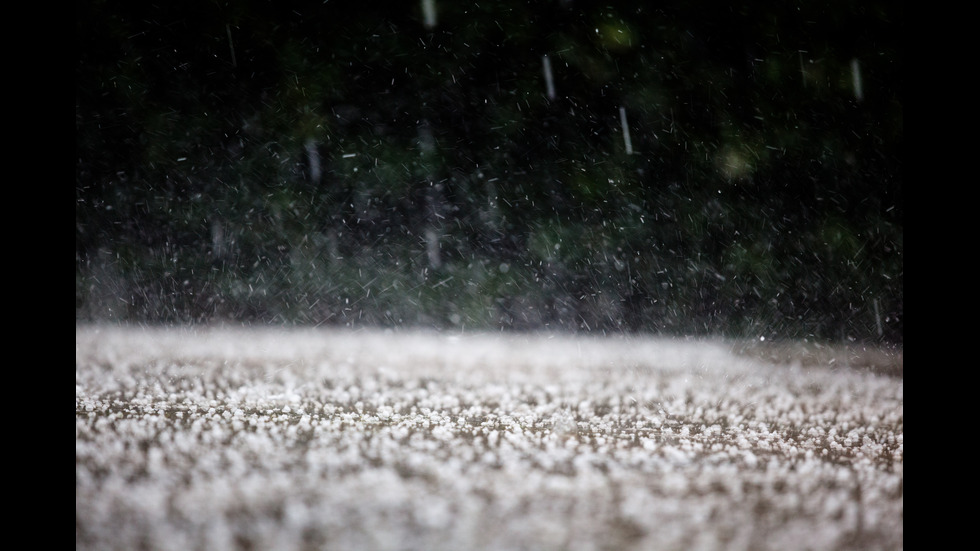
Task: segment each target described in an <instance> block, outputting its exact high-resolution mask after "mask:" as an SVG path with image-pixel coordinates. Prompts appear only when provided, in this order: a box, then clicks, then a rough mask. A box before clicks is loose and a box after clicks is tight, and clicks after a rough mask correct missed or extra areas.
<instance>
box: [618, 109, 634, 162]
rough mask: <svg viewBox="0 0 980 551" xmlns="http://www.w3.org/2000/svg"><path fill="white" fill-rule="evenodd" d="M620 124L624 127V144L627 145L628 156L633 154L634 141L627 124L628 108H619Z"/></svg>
mask: <svg viewBox="0 0 980 551" xmlns="http://www.w3.org/2000/svg"><path fill="white" fill-rule="evenodd" d="M619 124H620V125H622V127H623V143H625V144H626V154H627V155H632V154H633V140H631V139H630V127H629V125H628V124H626V108H625V107H620V108H619Z"/></svg>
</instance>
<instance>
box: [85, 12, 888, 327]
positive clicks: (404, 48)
mask: <svg viewBox="0 0 980 551" xmlns="http://www.w3.org/2000/svg"><path fill="white" fill-rule="evenodd" d="M436 5H437V10H438V18H437V21H438V23H437V25H436V26H435V27H434V28H431V29H429V28H427V27H426V26H425V25H424V24H423V21H422V12H421V7H420V5H419V4H418V3H415V2H408V3H406V2H390V1H388V2H356V3H352V2H325V3H324V2H265V1H259V0H254V1H243V2H230V3H225V2H208V1H205V2H182V1H177V2H169V3H164V4H144V3H132V2H118V1H111V0H103V1H96V2H84V3H81V4H79V5H78V6H77V10H76V17H77V29H76V40H77V42H78V51H79V53H78V56H77V59H76V64H75V82H76V90H75V93H76V98H75V102H76V103H75V113H76V117H75V124H76V155H77V159H76V184H75V198H76V210H75V212H76V215H75V222H76V256H75V298H76V301H75V302H76V320H91V319H113V320H120V321H135V322H168V323H170V322H218V321H232V320H234V321H249V322H264V323H287V324H288V323H300V324H315V325H319V324H344V325H421V326H430V327H441V328H463V327H465V328H473V329H497V328H504V329H542V328H544V329H562V330H585V331H618V330H629V331H651V332H662V333H669V334H720V335H727V336H766V337H767V338H772V337H792V338H800V337H812V338H820V339H835V340H836V339H860V340H888V341H897V342H901V341H902V338H903V316H904V313H903V281H904V258H903V250H904V249H903V217H904V204H903V194H902V171H901V165H902V162H901V149H902V117H903V113H902V105H903V104H902V94H901V84H902V83H901V69H902V55H901V51H900V50H899V36H900V35H901V30H902V25H903V16H904V14H903V7H902V6H901V5H900V4H895V3H885V2H881V3H871V4H868V3H860V4H854V3H845V2H830V3H827V2H801V1H796V2H787V3H771V5H765V4H762V5H760V4H758V3H745V4H733V5H731V6H729V7H727V8H724V9H720V10H717V11H713V10H707V9H704V8H703V7H698V6H697V5H696V4H690V3H686V2H666V3H664V2H661V3H658V4H657V6H646V5H644V4H643V3H639V5H638V4H637V3H635V2H615V1H613V2H609V1H605V2H583V1H574V2H573V1H570V0H569V1H559V2H532V3H528V2H516V1H489V2H480V3H456V2H436ZM545 55H547V56H548V58H549V62H550V66H551V69H552V71H551V72H552V74H551V77H552V79H553V84H554V89H555V92H556V93H555V97H554V98H550V97H549V96H548V94H547V88H546V80H547V77H546V76H545V74H544V65H543V56H545ZM621 107H622V108H623V110H624V113H625V114H626V115H627V120H628V126H629V133H630V136H631V142H632V143H631V145H632V150H633V153H632V154H629V153H628V152H627V151H626V147H625V143H624V135H623V129H622V127H621V121H620V111H619V110H620V108H621Z"/></svg>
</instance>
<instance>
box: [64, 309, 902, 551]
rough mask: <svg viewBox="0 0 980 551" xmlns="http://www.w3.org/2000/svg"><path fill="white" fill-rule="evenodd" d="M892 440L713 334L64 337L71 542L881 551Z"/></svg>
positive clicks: (890, 506)
mask: <svg viewBox="0 0 980 551" xmlns="http://www.w3.org/2000/svg"><path fill="white" fill-rule="evenodd" d="M903 431H904V426H903V381H902V379H901V378H896V377H886V376H883V375H875V374H873V373H870V372H867V371H860V370H852V369H846V368H840V367H836V368H834V369H830V368H828V367H819V366H814V367H808V368H806V369H804V368H803V367H801V366H799V365H791V364H790V365H773V364H768V363H762V362H757V361H753V360H751V359H749V358H746V357H739V356H735V355H733V354H731V352H730V350H729V347H727V346H726V345H725V344H724V343H722V342H720V341H699V340H665V339H652V338H625V337H606V338H584V337H570V336H557V335H512V336H501V335H454V336H449V335H445V334H443V335H439V334H432V333H410V332H388V333H385V332H380V331H371V332H368V331H365V332H353V331H346V332H345V331H319V330H312V329H310V330H306V329H304V330H290V331H281V330H273V329H233V328H212V329H197V330H190V329H143V328H124V327H98V326H78V327H76V330H75V527H76V528H75V541H76V549H154V550H156V549H160V550H165V549H174V550H187V549H208V550H222V549H392V550H401V549H406V550H408V549H431V550H442V549H446V550H449V549H501V550H505V549H506V550H517V549H541V550H548V549H583V550H585V549H666V550H673V549H678V550H679V549H726V550H727V549H752V550H765V549H773V550H775V549H779V550H785V549H812V550H828V549H845V548H861V549H901V548H902V547H903V534H904V530H903V516H904V507H903V479H904V474H903V457H904V446H903Z"/></svg>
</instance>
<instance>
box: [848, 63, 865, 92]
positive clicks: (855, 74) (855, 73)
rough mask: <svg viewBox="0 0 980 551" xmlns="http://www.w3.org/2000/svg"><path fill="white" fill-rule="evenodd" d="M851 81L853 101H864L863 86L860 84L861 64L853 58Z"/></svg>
mask: <svg viewBox="0 0 980 551" xmlns="http://www.w3.org/2000/svg"><path fill="white" fill-rule="evenodd" d="M851 80H852V81H853V82H854V99H855V100H857V101H862V100H863V99H864V86H863V85H862V84H861V63H860V62H859V61H858V60H857V58H854V59H852V60H851Z"/></svg>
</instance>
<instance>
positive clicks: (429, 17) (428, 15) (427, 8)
mask: <svg viewBox="0 0 980 551" xmlns="http://www.w3.org/2000/svg"><path fill="white" fill-rule="evenodd" d="M422 18H423V19H424V20H425V28H426V29H434V28H435V27H436V0H422Z"/></svg>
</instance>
